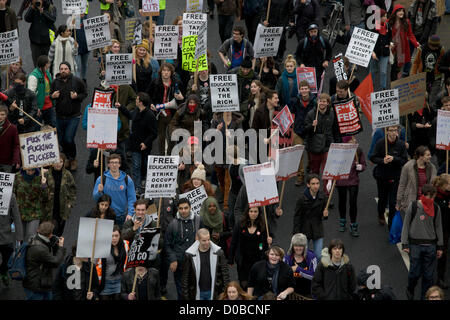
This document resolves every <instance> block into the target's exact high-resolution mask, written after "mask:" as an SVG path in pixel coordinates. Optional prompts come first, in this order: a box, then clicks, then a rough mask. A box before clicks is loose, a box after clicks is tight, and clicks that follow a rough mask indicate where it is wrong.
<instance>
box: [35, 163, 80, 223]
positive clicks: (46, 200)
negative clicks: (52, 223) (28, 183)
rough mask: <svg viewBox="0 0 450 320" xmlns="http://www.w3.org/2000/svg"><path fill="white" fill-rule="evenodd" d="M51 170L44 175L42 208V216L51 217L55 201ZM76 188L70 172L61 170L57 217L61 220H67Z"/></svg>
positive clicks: (73, 203)
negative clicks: (45, 185)
mask: <svg viewBox="0 0 450 320" xmlns="http://www.w3.org/2000/svg"><path fill="white" fill-rule="evenodd" d="M52 172H53V168H50V169H49V170H48V171H47V172H46V173H45V178H46V179H47V188H45V189H44V197H43V207H42V211H43V213H44V216H46V217H48V218H50V217H52V216H53V205H54V200H55V179H54V178H53V175H52ZM76 195H77V188H76V185H75V181H74V179H73V176H72V174H71V173H70V171H68V170H66V169H64V168H62V177H61V188H60V191H59V216H60V217H61V219H63V220H67V219H69V216H70V209H71V208H73V206H74V205H75V199H76Z"/></svg>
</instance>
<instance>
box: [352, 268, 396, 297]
mask: <svg viewBox="0 0 450 320" xmlns="http://www.w3.org/2000/svg"><path fill="white" fill-rule="evenodd" d="M370 276H371V274H370V273H368V272H367V271H366V270H360V272H359V273H358V277H357V279H356V281H357V284H358V289H357V291H356V293H355V298H356V299H357V300H360V301H372V300H373V301H380V300H383V301H384V300H397V298H396V297H395V294H394V292H393V291H392V288H391V287H389V286H384V285H380V286H379V287H378V288H377V287H374V288H373V287H371V288H370V289H369V286H368V280H369V278H370Z"/></svg>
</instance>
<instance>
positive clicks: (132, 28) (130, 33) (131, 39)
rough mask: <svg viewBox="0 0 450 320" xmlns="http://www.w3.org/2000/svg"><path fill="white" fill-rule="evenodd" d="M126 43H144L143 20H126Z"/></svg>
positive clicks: (133, 44)
mask: <svg viewBox="0 0 450 320" xmlns="http://www.w3.org/2000/svg"><path fill="white" fill-rule="evenodd" d="M125 43H126V44H127V45H129V46H135V45H138V44H141V43H142V22H141V20H140V19H139V18H130V19H126V20H125Z"/></svg>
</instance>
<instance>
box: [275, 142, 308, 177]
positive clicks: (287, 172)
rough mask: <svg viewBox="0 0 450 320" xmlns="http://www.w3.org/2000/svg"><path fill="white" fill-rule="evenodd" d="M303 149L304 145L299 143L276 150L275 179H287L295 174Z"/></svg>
mask: <svg viewBox="0 0 450 320" xmlns="http://www.w3.org/2000/svg"><path fill="white" fill-rule="evenodd" d="M304 150H305V146H304V145H301V144H298V145H296V146H293V147H288V148H284V149H278V150H277V152H276V153H277V155H276V161H278V164H277V167H278V172H277V175H276V177H277V181H284V180H288V179H290V178H292V177H294V176H296V175H297V170H298V165H299V162H300V159H301V158H302V155H303V151H304Z"/></svg>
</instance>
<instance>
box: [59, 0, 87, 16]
mask: <svg viewBox="0 0 450 320" xmlns="http://www.w3.org/2000/svg"><path fill="white" fill-rule="evenodd" d="M86 6H87V4H86V0H62V13H63V14H73V13H76V14H81V13H85V11H86Z"/></svg>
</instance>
